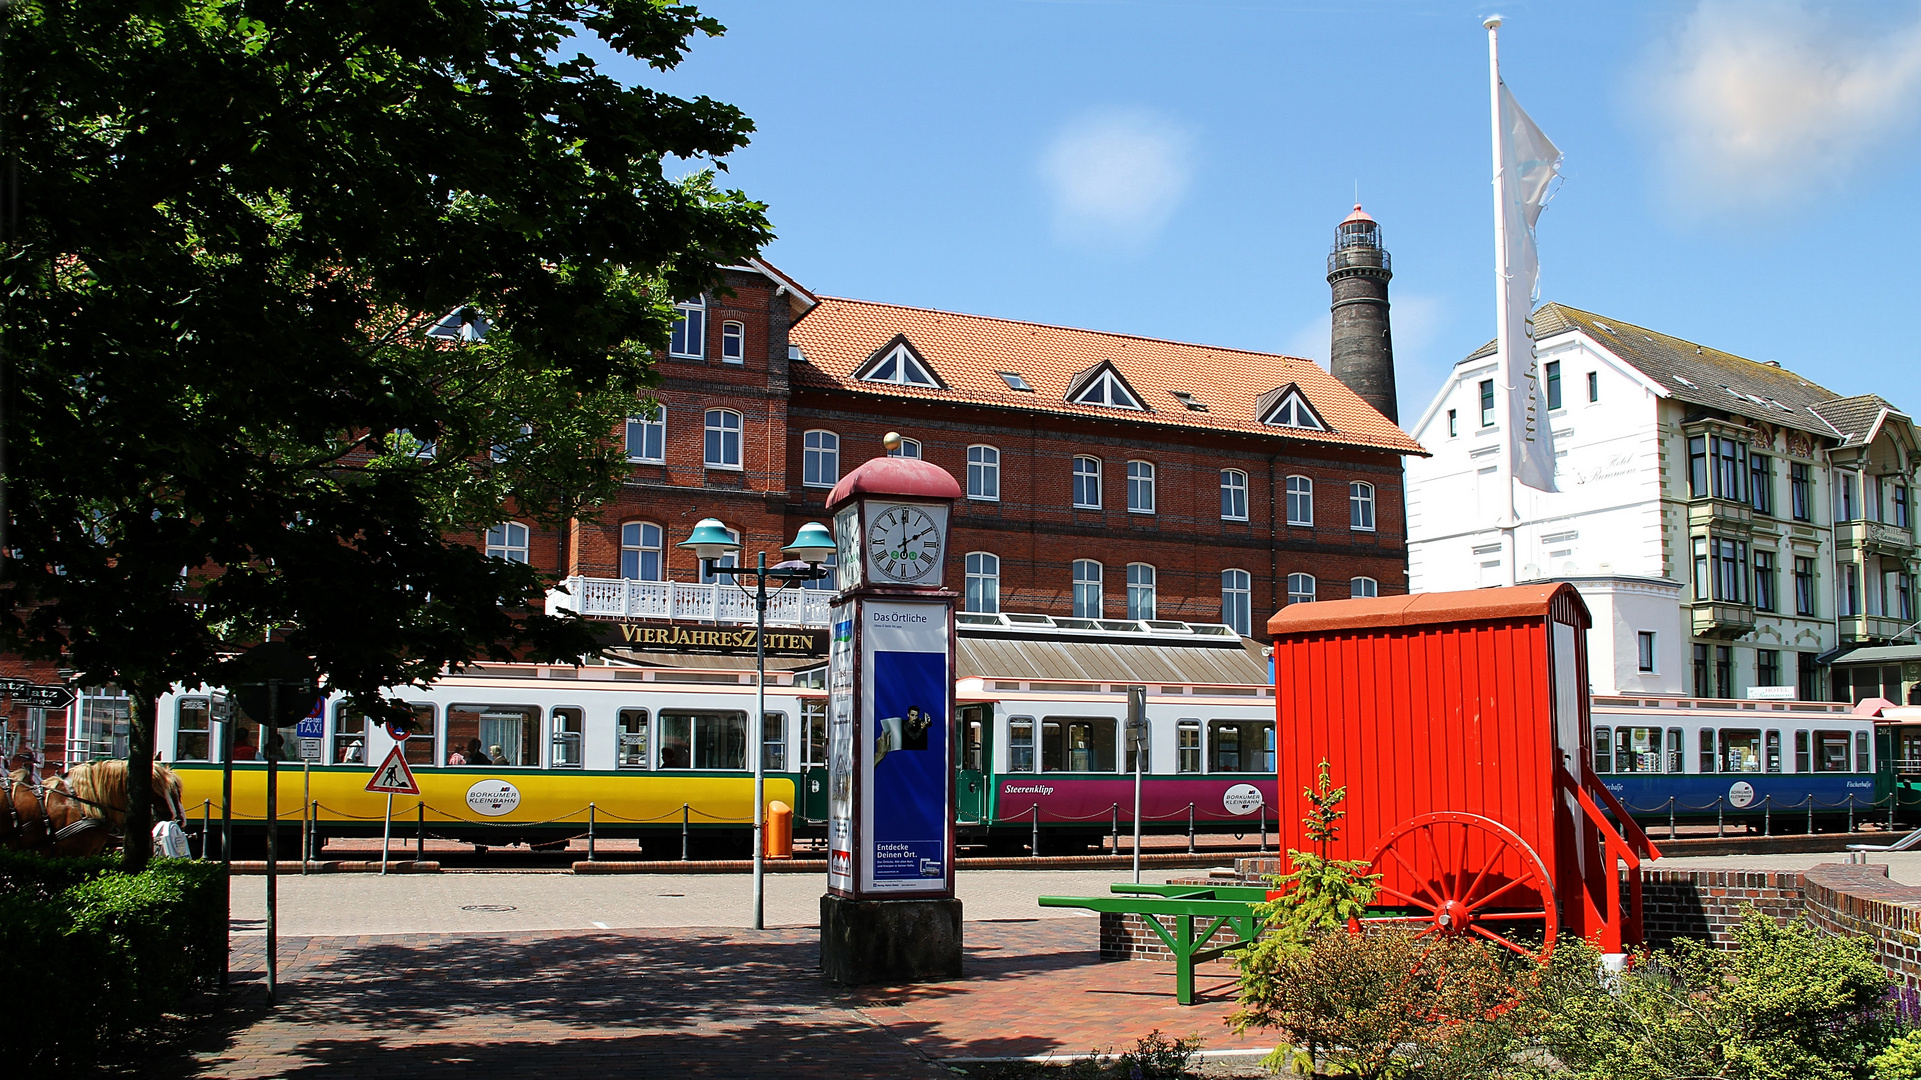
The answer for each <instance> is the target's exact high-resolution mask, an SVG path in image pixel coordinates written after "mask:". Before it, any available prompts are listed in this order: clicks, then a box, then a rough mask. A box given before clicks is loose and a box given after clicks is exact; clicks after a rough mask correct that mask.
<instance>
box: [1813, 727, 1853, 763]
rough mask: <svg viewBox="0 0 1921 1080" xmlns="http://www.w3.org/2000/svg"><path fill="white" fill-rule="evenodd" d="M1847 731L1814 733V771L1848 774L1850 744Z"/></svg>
mask: <svg viewBox="0 0 1921 1080" xmlns="http://www.w3.org/2000/svg"><path fill="white" fill-rule="evenodd" d="M1849 742H1850V739H1849V737H1848V733H1847V732H1845V731H1817V732H1815V733H1814V771H1815V772H1847V771H1848V743H1849Z"/></svg>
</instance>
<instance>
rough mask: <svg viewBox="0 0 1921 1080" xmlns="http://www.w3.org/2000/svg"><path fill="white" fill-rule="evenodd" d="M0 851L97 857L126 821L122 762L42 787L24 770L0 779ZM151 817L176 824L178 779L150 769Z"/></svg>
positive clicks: (97, 764) (81, 769)
mask: <svg viewBox="0 0 1921 1080" xmlns="http://www.w3.org/2000/svg"><path fill="white" fill-rule="evenodd" d="M0 796H3V797H4V798H3V800H0V801H4V803H5V809H4V811H0V847H5V848H11V849H13V850H16V851H33V852H37V853H39V854H41V855H60V856H71V855H98V854H100V853H101V852H102V851H104V850H106V848H107V846H108V845H109V844H110V843H112V842H113V841H115V840H117V839H119V838H120V834H121V832H122V831H123V830H124V828H125V825H126V820H127V763H126V762H125V761H120V760H107V761H88V762H82V763H81V764H79V765H75V766H74V767H73V768H72V769H70V770H68V772H67V775H66V776H64V777H55V778H53V779H51V780H48V781H45V782H42V781H41V780H40V779H39V778H38V777H37V776H35V775H33V773H32V771H31V770H29V769H21V770H18V771H16V772H14V773H12V774H11V775H8V776H5V777H4V778H0ZM153 817H154V820H155V821H178V820H180V819H181V818H182V817H183V814H182V813H181V810H180V777H178V776H176V775H175V774H174V772H173V770H172V769H169V768H167V767H166V766H164V765H161V764H160V763H158V762H155V763H154V766H153Z"/></svg>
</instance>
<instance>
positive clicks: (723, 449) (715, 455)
mask: <svg viewBox="0 0 1921 1080" xmlns="http://www.w3.org/2000/svg"><path fill="white" fill-rule="evenodd" d="M704 460H705V462H706V465H707V467H708V468H710V469H738V468H740V414H739V413H737V412H735V411H734V410H732V409H708V410H707V447H706V452H705V457H704Z"/></svg>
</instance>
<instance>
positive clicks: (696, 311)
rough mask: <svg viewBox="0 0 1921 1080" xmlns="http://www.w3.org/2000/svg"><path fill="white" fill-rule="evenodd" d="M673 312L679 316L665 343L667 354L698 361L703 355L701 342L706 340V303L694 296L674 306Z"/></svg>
mask: <svg viewBox="0 0 1921 1080" xmlns="http://www.w3.org/2000/svg"><path fill="white" fill-rule="evenodd" d="M674 310H675V311H677V312H679V315H678V317H676V318H675V319H674V333H673V337H672V339H670V340H669V341H668V343H667V354H668V355H669V356H685V357H688V358H689V359H693V360H698V359H700V358H701V356H702V355H703V353H702V352H701V342H703V341H705V340H707V303H706V301H704V300H702V299H701V298H700V297H698V296H696V297H694V298H693V299H692V300H683V301H682V302H680V303H679V304H676V305H674Z"/></svg>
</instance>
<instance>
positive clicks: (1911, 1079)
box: [1868, 1031, 1921, 1080]
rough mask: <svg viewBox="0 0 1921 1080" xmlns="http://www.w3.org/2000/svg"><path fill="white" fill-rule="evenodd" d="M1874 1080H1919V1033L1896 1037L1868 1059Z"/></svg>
mask: <svg viewBox="0 0 1921 1080" xmlns="http://www.w3.org/2000/svg"><path fill="white" fill-rule="evenodd" d="M1868 1067H1869V1068H1871V1069H1873V1070H1874V1080H1921V1031H1910V1032H1908V1033H1907V1034H1905V1035H1897V1036H1895V1037H1894V1040H1893V1041H1892V1042H1890V1043H1888V1045H1887V1048H1886V1049H1884V1050H1882V1051H1881V1052H1880V1053H1878V1054H1876V1055H1874V1056H1873V1057H1871V1058H1869V1059H1868Z"/></svg>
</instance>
